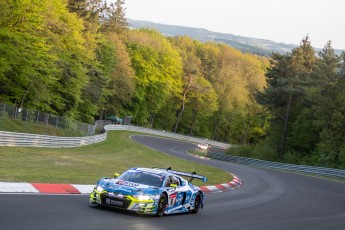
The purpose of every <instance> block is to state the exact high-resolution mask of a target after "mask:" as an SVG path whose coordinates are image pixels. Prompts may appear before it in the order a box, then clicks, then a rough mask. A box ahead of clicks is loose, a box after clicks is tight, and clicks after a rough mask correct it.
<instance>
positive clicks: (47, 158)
mask: <svg viewBox="0 0 345 230" xmlns="http://www.w3.org/2000/svg"><path fill="white" fill-rule="evenodd" d="M131 134H134V133H133V132H128V131H111V132H108V138H107V140H106V141H105V142H101V143H97V144H93V145H89V146H83V147H76V148H63V149H61V148H60V149H53V148H33V147H28V148H24V147H0V159H1V160H0V181H2V182H6V181H9V182H40V183H74V184H94V183H95V182H96V181H97V180H98V179H100V178H101V177H106V176H108V177H111V176H112V175H113V174H114V173H115V172H118V173H122V172H123V171H125V170H127V169H128V168H131V167H162V168H167V167H170V166H171V167H172V168H173V169H175V170H181V171H187V172H193V171H196V172H197V173H198V174H201V175H204V176H207V177H208V182H207V183H206V184H204V183H202V182H199V181H198V180H195V184H197V185H212V184H219V183H224V182H228V181H230V180H231V179H232V177H231V175H229V173H227V172H225V171H223V170H219V169H216V168H213V167H210V166H206V165H201V164H197V163H193V162H190V161H187V160H183V159H180V158H176V157H172V156H170V155H167V154H164V153H160V152H157V151H154V150H151V149H149V148H146V147H143V146H142V145H141V144H138V143H135V142H133V141H131V140H130V139H129V138H128V137H129V135H131Z"/></svg>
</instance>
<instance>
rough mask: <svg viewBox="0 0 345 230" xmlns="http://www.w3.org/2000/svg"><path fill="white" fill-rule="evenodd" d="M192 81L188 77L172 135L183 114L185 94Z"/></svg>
mask: <svg viewBox="0 0 345 230" xmlns="http://www.w3.org/2000/svg"><path fill="white" fill-rule="evenodd" d="M192 80H193V78H192V77H190V78H189V81H188V85H187V87H186V89H185V90H184V92H183V98H182V108H181V110H180V112H179V114H178V115H177V118H176V123H175V128H174V133H176V132H177V128H178V124H179V122H180V119H181V116H182V113H183V112H184V108H185V104H186V97H187V93H188V91H189V89H190V86H191V84H192Z"/></svg>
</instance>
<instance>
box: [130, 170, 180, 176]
mask: <svg viewBox="0 0 345 230" xmlns="http://www.w3.org/2000/svg"><path fill="white" fill-rule="evenodd" d="M129 170H137V171H144V172H149V173H153V174H157V175H160V176H169V175H174V176H176V175H175V174H173V173H170V172H167V171H165V170H164V169H157V168H131V169H129Z"/></svg>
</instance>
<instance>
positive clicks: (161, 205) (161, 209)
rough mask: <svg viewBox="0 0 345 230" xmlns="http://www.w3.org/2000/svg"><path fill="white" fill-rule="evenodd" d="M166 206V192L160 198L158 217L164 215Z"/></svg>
mask: <svg viewBox="0 0 345 230" xmlns="http://www.w3.org/2000/svg"><path fill="white" fill-rule="evenodd" d="M166 206H167V196H166V195H165V194H162V195H161V196H160V197H159V200H158V207H157V213H156V216H158V217H160V216H163V214H164V210H165V208H166Z"/></svg>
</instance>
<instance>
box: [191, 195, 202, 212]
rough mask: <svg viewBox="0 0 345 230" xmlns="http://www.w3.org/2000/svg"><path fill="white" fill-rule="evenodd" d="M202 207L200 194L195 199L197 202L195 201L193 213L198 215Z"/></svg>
mask: <svg viewBox="0 0 345 230" xmlns="http://www.w3.org/2000/svg"><path fill="white" fill-rule="evenodd" d="M200 207H201V194H200V193H198V194H197V195H196V197H195V201H194V209H193V211H192V212H193V213H197V212H199V209H200Z"/></svg>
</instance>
